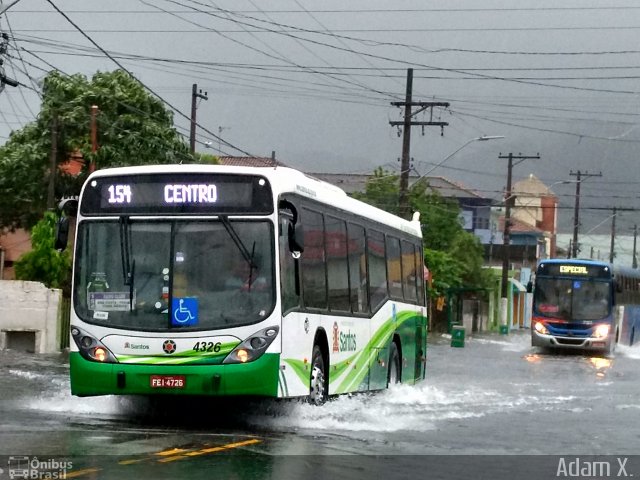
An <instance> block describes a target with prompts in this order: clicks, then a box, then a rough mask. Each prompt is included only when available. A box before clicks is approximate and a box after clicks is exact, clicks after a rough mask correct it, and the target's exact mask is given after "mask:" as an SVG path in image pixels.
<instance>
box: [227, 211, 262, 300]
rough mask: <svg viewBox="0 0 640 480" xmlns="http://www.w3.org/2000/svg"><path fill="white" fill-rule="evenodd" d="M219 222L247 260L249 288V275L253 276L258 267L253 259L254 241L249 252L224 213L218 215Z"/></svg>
mask: <svg viewBox="0 0 640 480" xmlns="http://www.w3.org/2000/svg"><path fill="white" fill-rule="evenodd" d="M220 223H222V225H223V226H224V228H225V230H226V231H227V233H228V234H229V236H230V237H231V239H232V240H233V243H235V244H236V247H238V250H240V253H241V254H242V257H243V258H244V260H245V262H247V265H249V282H250V283H249V288H251V280H252V278H251V277H252V276H253V271H254V270H256V269H257V268H258V266H257V265H256V264H255V263H254V261H253V258H254V254H255V251H256V242H253V248H252V249H251V253H249V249H248V248H247V246H246V245H245V244H244V243H243V242H242V239H241V238H240V236H239V235H238V232H236V230H235V229H234V228H233V226H232V225H231V222H229V217H227V216H226V215H220Z"/></svg>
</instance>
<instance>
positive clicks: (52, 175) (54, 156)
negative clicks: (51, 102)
mask: <svg viewBox="0 0 640 480" xmlns="http://www.w3.org/2000/svg"><path fill="white" fill-rule="evenodd" d="M57 160H58V115H57V114H56V112H53V115H52V117H51V156H50V158H49V188H48V189H47V209H48V210H53V209H54V208H55V201H56V198H55V189H56V173H57V170H58V161H57Z"/></svg>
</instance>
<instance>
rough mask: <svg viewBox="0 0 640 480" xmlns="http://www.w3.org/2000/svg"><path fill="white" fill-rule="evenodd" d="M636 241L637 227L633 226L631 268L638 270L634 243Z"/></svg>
mask: <svg viewBox="0 0 640 480" xmlns="http://www.w3.org/2000/svg"><path fill="white" fill-rule="evenodd" d="M637 239H638V225H637V224H636V225H634V226H633V258H632V260H631V267H632V268H638V260H637V258H636V241H637Z"/></svg>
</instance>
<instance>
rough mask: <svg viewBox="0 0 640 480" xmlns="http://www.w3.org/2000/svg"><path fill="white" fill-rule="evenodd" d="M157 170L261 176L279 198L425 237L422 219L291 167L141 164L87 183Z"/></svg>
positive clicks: (109, 170) (99, 174)
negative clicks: (335, 210)
mask: <svg viewBox="0 0 640 480" xmlns="http://www.w3.org/2000/svg"><path fill="white" fill-rule="evenodd" d="M156 173H157V174H160V173H177V174H181V173H205V174H206V173H212V174H215V173H226V174H230V173H236V174H240V175H242V174H245V175H262V176H264V177H265V178H267V180H269V182H270V183H271V186H272V189H273V192H274V196H275V197H276V198H277V197H278V196H279V195H281V194H284V193H295V194H298V195H301V196H303V197H307V198H311V199H313V200H315V201H318V202H320V203H323V204H326V205H330V206H333V207H336V208H339V209H341V210H345V211H349V212H352V213H354V214H356V215H359V216H362V217H365V218H369V219H371V220H373V221H376V222H380V223H384V224H386V225H388V226H390V227H392V228H396V229H398V230H401V231H403V232H406V233H408V234H410V235H413V236H416V237H420V238H421V237H422V230H421V228H420V222H419V220H411V221H409V220H405V219H403V218H400V217H398V216H396V215H393V214H391V213H389V212H386V211H384V210H381V209H379V208H376V207H374V206H372V205H369V204H367V203H364V202H361V201H360V200H356V199H355V198H351V197H349V196H348V195H347V194H346V193H345V192H344V190H342V189H341V188H339V187H336V186H335V185H332V184H330V183H327V182H324V181H322V180H319V179H317V178H315V177H312V176H309V175H307V174H305V173H303V172H301V171H299V170H295V169H293V168H289V167H281V166H276V167H241V166H229V165H202V164H185V165H140V166H133V167H118V168H105V169H102V170H96V171H95V172H93V173H92V174H91V175H90V176H89V178H88V179H87V182H88V181H90V180H91V179H92V178H98V177H108V176H120V175H142V174H156Z"/></svg>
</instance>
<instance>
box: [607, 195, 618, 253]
mask: <svg viewBox="0 0 640 480" xmlns="http://www.w3.org/2000/svg"><path fill="white" fill-rule="evenodd" d="M616 210H617V209H616V207H613V216H612V218H611V249H610V250H609V263H613V257H614V246H615V241H616V216H617V213H616Z"/></svg>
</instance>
